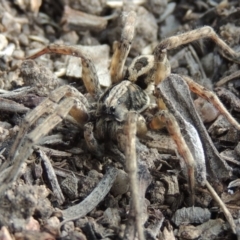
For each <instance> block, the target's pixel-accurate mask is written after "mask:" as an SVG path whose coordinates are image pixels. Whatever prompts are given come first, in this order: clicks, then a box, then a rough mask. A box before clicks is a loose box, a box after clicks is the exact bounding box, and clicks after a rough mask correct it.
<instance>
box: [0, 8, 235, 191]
mask: <svg viewBox="0 0 240 240" xmlns="http://www.w3.org/2000/svg"><path fill="white" fill-rule="evenodd" d="M134 25H135V13H134V12H130V13H128V14H127V16H126V19H125V26H124V28H123V32H122V36H121V40H120V41H119V42H117V43H116V45H115V50H114V54H113V57H112V61H111V65H110V75H111V79H112V83H113V84H114V85H113V86H111V87H109V88H108V89H107V90H106V91H105V92H104V93H103V92H102V89H101V86H100V84H99V81H98V77H97V74H96V70H95V67H94V65H93V63H92V61H91V59H89V58H88V57H86V56H84V55H83V54H82V53H81V51H80V50H78V49H76V48H74V47H71V46H64V45H57V44H51V45H49V46H48V47H46V48H44V49H43V50H41V51H39V52H38V53H36V54H34V55H33V56H31V57H29V59H34V58H37V57H39V56H41V55H43V54H46V53H58V54H64V55H71V56H75V57H79V58H81V60H82V69H83V70H82V71H83V72H82V79H83V82H84V85H85V87H86V89H87V91H88V93H89V94H90V95H91V97H92V99H93V100H94V101H95V102H97V108H96V109H95V113H94V114H93V115H94V118H95V120H96V121H95V126H93V125H91V129H90V130H89V132H88V131H87V130H86V129H85V139H86V142H87V145H88V147H89V148H90V149H95V151H98V150H96V149H98V143H97V140H96V139H95V136H94V135H93V129H96V130H95V133H96V135H97V136H98V137H100V138H101V137H102V138H103V137H104V136H105V135H107V136H110V138H114V137H115V135H116V134H117V131H118V129H119V127H121V126H122V125H123V123H124V122H125V120H126V118H127V115H128V113H129V112H131V111H133V112H137V113H138V120H137V127H138V130H137V131H138V133H139V134H140V135H141V134H144V133H145V132H146V131H147V128H151V129H159V128H160V126H161V122H162V121H163V122H164V123H165V124H166V127H167V129H168V131H169V132H170V134H171V136H172V137H173V139H174V141H175V142H176V145H177V148H178V152H179V154H180V155H181V157H182V158H183V159H184V160H185V163H186V167H187V170H188V171H187V172H188V174H189V177H188V181H189V186H190V190H191V191H192V192H193V191H194V185H195V178H196V176H195V175H196V174H195V171H196V170H195V162H194V160H193V157H192V154H191V152H190V150H189V148H188V146H187V144H186V142H185V140H184V138H183V137H182V135H181V131H180V128H179V126H178V123H177V122H176V120H175V119H174V117H173V116H172V115H171V113H169V112H168V111H166V110H165V111H160V112H159V113H158V114H156V115H155V116H154V117H153V118H152V119H151V120H148V122H146V121H145V119H143V117H142V116H141V115H140V113H142V112H143V111H146V110H147V109H148V107H149V105H150V97H149V93H147V90H148V91H149V89H150V88H149V86H150V85H152V86H155V88H158V86H160V84H161V83H162V82H163V81H164V80H165V79H166V80H167V79H168V78H169V77H172V78H176V75H174V74H171V67H170V64H169V61H168V59H167V50H170V49H173V48H176V47H178V46H180V45H183V44H187V43H190V42H192V41H195V40H199V39H202V38H210V39H211V40H213V41H214V42H215V43H216V44H217V45H218V47H219V51H220V53H221V54H222V55H223V57H225V58H227V59H229V60H231V61H234V62H237V63H240V56H239V54H238V53H236V52H234V51H233V50H232V49H231V48H230V47H229V46H228V45H227V44H226V43H225V42H224V41H223V40H221V39H220V38H219V37H218V35H217V34H216V33H215V32H214V30H213V29H212V28H211V27H208V26H206V27H202V28H199V29H196V30H192V31H189V32H186V33H182V34H179V35H176V36H172V37H169V38H167V39H165V40H163V41H161V42H160V43H159V44H158V45H157V47H156V48H155V50H154V53H153V56H152V55H147V56H139V57H137V58H135V59H134V60H133V62H132V64H131V65H130V66H129V67H128V69H127V71H126V74H125V76H123V67H124V64H125V61H126V58H127V55H128V53H129V50H130V47H131V41H132V39H133V36H134ZM143 76H144V78H143ZM177 77H178V78H181V79H183V80H184V81H185V82H186V84H187V85H188V87H189V89H190V90H191V91H193V92H194V93H196V94H198V95H199V96H201V97H203V98H205V99H206V100H207V101H210V102H212V104H213V105H214V106H215V107H216V108H217V109H218V110H219V111H220V112H221V114H223V115H224V116H225V117H226V118H227V119H228V121H229V122H230V123H231V124H232V125H234V126H235V127H236V128H237V129H240V125H239V124H238V122H237V121H236V120H235V119H234V118H233V117H232V116H231V115H230V113H229V112H228V111H227V110H226V108H225V107H224V106H223V104H222V103H221V102H220V101H219V99H218V98H217V97H216V95H215V94H214V93H212V92H211V91H209V90H207V89H206V88H204V87H202V86H201V85H199V84H197V83H196V82H194V81H193V80H191V79H190V78H189V77H180V76H177ZM139 79H141V80H139ZM139 85H141V86H144V87H145V89H144V90H143V89H142V88H141V87H140V86H139ZM156 92H157V91H156ZM155 99H156V102H157V105H158V106H159V107H160V105H162V104H161V99H160V97H159V96H158V95H157V94H155ZM45 113H47V114H49V116H48V117H47V118H46V119H45V120H44V121H43V122H42V123H41V124H40V125H38V126H37V127H36V128H35V129H34V130H32V131H31V132H30V133H27V132H28V129H29V128H30V127H31V125H33V124H34V123H35V122H36V120H37V119H38V118H40V117H41V116H42V115H43V114H45ZM68 114H70V115H71V116H72V117H73V118H74V119H75V120H76V121H77V122H78V123H79V124H81V125H84V124H86V123H88V122H89V119H92V116H91V112H90V104H89V103H88V100H87V99H86V98H85V96H84V95H82V94H81V93H80V92H78V91H77V90H76V89H75V88H73V87H70V86H67V85H65V86H62V87H60V88H58V89H56V90H54V91H53V92H51V93H50V94H49V96H48V98H47V99H45V100H44V101H43V102H42V103H41V104H40V105H38V106H37V107H36V108H35V109H33V110H32V111H30V112H29V113H28V114H27V115H26V117H25V118H24V120H23V122H22V124H21V126H20V130H19V133H18V135H17V138H16V140H15V142H14V144H13V146H12V148H11V150H10V153H9V161H8V162H6V163H5V164H4V165H3V166H2V168H6V165H7V164H8V165H9V164H10V163H11V164H12V165H13V166H12V170H11V174H9V175H6V177H5V178H4V183H5V184H4V185H2V187H1V188H0V192H1V193H3V191H5V190H6V188H7V185H8V184H10V183H11V182H12V181H14V180H15V179H16V178H17V177H18V175H19V169H20V167H21V165H22V164H23V163H24V161H25V160H26V159H27V158H28V157H29V156H30V154H31V153H32V152H33V145H34V144H36V143H37V142H38V141H39V139H40V138H41V137H43V136H45V135H46V134H48V132H49V131H50V130H52V129H53V128H54V127H55V126H56V125H57V124H58V123H60V122H61V121H62V120H63V119H64V118H65V117H66V116H67V115H68ZM202 181H204V180H201V182H200V183H202ZM4 186H5V187H4Z"/></svg>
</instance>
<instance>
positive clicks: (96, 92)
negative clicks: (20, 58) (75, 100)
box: [28, 44, 102, 100]
mask: <svg viewBox="0 0 240 240" xmlns="http://www.w3.org/2000/svg"><path fill="white" fill-rule="evenodd" d="M46 53H57V54H62V55H70V56H74V57H79V58H81V59H82V79H83V82H84V85H85V87H86V89H87V91H88V92H89V93H90V94H91V96H92V97H93V98H94V99H96V100H98V99H99V97H100V95H101V94H102V90H101V87H100V83H99V80H98V76H97V71H96V68H95V66H94V64H93V62H92V61H91V59H89V58H87V57H85V56H84V54H83V53H82V52H81V51H80V50H79V49H77V48H76V47H72V46H65V45H59V44H50V45H49V46H48V47H46V48H44V49H42V50H41V51H39V52H37V53H36V54H34V55H32V56H30V57H28V59H35V58H37V57H40V56H41V55H44V54H46Z"/></svg>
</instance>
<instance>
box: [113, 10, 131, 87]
mask: <svg viewBox="0 0 240 240" xmlns="http://www.w3.org/2000/svg"><path fill="white" fill-rule="evenodd" d="M122 18H123V21H124V22H125V23H124V28H123V30H122V35H121V40H120V41H119V42H116V43H115V44H114V54H113V56H112V61H111V65H110V75H111V79H112V83H118V82H120V81H121V80H122V78H123V67H124V64H125V62H126V59H127V56H128V53H129V51H130V48H131V42H132V39H133V36H134V29H135V22H136V13H135V12H133V11H131V12H129V13H125V14H124V15H123V17H122Z"/></svg>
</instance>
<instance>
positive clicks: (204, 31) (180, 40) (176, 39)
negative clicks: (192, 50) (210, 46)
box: [155, 26, 240, 63]
mask: <svg viewBox="0 0 240 240" xmlns="http://www.w3.org/2000/svg"><path fill="white" fill-rule="evenodd" d="M203 38H210V39H211V40H212V41H214V42H215V43H216V44H217V46H218V50H219V52H220V54H221V55H222V56H223V57H225V58H227V59H228V60H230V61H233V62H236V63H240V53H238V52H235V51H234V50H233V49H232V48H230V47H229V46H228V45H227V44H226V43H225V42H224V41H223V40H222V39H221V38H220V37H219V36H218V35H217V34H216V33H215V31H214V30H213V28H211V27H209V26H206V27H202V28H198V29H195V30H192V31H188V32H185V33H182V34H179V35H176V36H173V37H169V38H166V39H165V40H163V41H161V42H160V43H159V45H158V46H157V47H156V49H155V51H157V52H160V51H162V50H163V49H164V50H170V49H173V48H177V47H179V46H181V45H184V44H187V43H190V42H193V41H196V40H199V39H203Z"/></svg>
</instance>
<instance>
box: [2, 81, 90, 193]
mask: <svg viewBox="0 0 240 240" xmlns="http://www.w3.org/2000/svg"><path fill="white" fill-rule="evenodd" d="M80 95H81V94H80V93H79V92H78V91H77V90H76V89H74V88H72V87H70V86H67V85H65V86H62V87H60V88H58V89H57V90H55V91H53V92H52V93H51V94H50V96H49V98H48V99H46V100H44V101H43V102H42V103H41V104H40V105H38V106H37V107H36V108H35V109H33V110H32V111H31V112H29V113H28V114H27V115H26V117H25V119H24V120H23V122H22V124H21V126H20V130H19V132H18V135H17V138H16V140H15V142H14V144H13V146H12V148H11V150H10V153H9V160H8V161H6V162H5V163H4V164H3V165H2V166H1V170H3V169H5V168H7V167H8V165H10V164H11V163H13V167H12V170H11V174H10V175H8V176H6V178H5V179H4V183H5V184H4V185H3V186H2V187H1V188H0V194H1V193H3V191H5V190H6V188H7V185H8V184H9V183H11V182H12V181H14V180H15V179H16V178H17V176H18V172H19V169H20V168H21V165H22V164H23V163H24V161H25V159H27V158H28V157H29V156H30V154H31V153H32V151H33V149H32V146H33V145H34V144H36V143H37V142H38V141H39V139H40V138H41V137H43V136H45V135H46V134H47V133H48V132H49V131H50V130H52V129H53V128H54V127H55V126H56V125H57V124H58V123H60V122H61V121H62V119H64V118H65V117H66V116H67V115H68V114H71V115H72V116H73V117H75V119H76V120H78V121H79V122H80V123H81V124H82V123H85V122H86V121H87V119H88V112H87V108H86V103H84V102H86V101H87V100H86V99H85V101H83V99H84V96H81V97H79V96H80ZM64 96H68V97H66V98H64V99H63V100H62V101H60V100H61V98H62V97H64ZM69 96H71V97H69ZM73 96H74V97H73ZM76 96H78V98H76ZM59 101H60V103H59V104H58V102H59ZM45 113H50V115H49V116H48V117H47V118H46V119H45V120H44V121H43V122H42V123H41V124H40V125H39V126H37V127H36V128H35V129H34V130H33V131H32V132H30V133H29V134H28V135H27V131H28V129H29V128H30V126H31V125H32V124H34V122H36V120H37V119H38V118H39V117H41V116H42V115H43V114H45Z"/></svg>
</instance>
